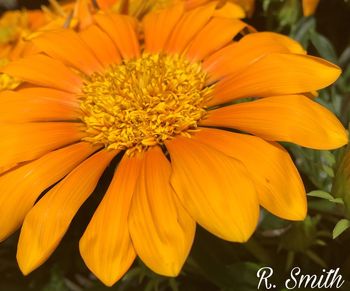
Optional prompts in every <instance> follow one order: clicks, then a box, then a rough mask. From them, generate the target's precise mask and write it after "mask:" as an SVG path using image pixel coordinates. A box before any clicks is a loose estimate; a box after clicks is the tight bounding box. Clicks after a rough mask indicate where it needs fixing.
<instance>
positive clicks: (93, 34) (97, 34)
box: [79, 25, 121, 67]
mask: <svg viewBox="0 0 350 291" xmlns="http://www.w3.org/2000/svg"><path fill="white" fill-rule="evenodd" d="M79 35H80V37H81V39H82V40H83V41H84V42H85V44H86V45H87V46H88V47H89V48H90V49H91V50H92V51H93V53H94V55H95V56H96V58H97V59H98V60H99V61H100V63H101V64H102V65H103V66H105V67H106V66H108V65H111V64H119V63H120V61H121V57H120V55H119V53H118V49H117V47H116V46H115V45H114V43H113V42H112V40H111V39H110V38H109V36H108V35H107V34H106V33H104V32H103V31H102V30H101V29H100V28H98V27H97V26H96V25H90V26H89V27H87V28H86V29H84V30H82V31H81V32H80V33H79Z"/></svg>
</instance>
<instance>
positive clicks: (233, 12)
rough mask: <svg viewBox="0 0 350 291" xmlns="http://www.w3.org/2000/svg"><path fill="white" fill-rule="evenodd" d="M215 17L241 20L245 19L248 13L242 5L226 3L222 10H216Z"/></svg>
mask: <svg viewBox="0 0 350 291" xmlns="http://www.w3.org/2000/svg"><path fill="white" fill-rule="evenodd" d="M214 16H215V17H226V18H231V19H232V18H235V19H239V18H245V17H246V13H245V11H244V9H243V8H242V7H241V6H240V5H238V4H235V3H232V2H226V3H225V5H223V6H222V7H221V8H218V9H216V10H215V13H214Z"/></svg>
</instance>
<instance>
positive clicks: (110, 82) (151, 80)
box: [80, 54, 212, 155]
mask: <svg viewBox="0 0 350 291" xmlns="http://www.w3.org/2000/svg"><path fill="white" fill-rule="evenodd" d="M206 80H207V74H206V73H205V72H204V71H203V70H202V67H201V65H200V63H192V62H190V61H189V60H188V59H187V58H185V57H182V56H179V55H162V54H143V55H142V56H141V57H139V58H137V59H133V60H124V61H123V62H122V63H120V64H118V65H113V66H111V67H109V68H108V69H106V70H105V71H104V72H99V73H94V74H92V75H90V76H88V77H85V82H84V85H83V88H82V95H81V98H80V100H81V101H80V109H81V112H82V114H81V120H82V121H83V123H84V126H85V129H84V130H85V131H86V133H87V136H86V137H85V138H84V140H85V141H89V142H91V143H93V144H103V145H104V146H105V147H106V148H108V149H118V150H126V153H127V154H130V155H132V154H133V153H134V152H135V151H144V150H147V148H149V147H152V146H155V145H157V144H158V145H162V144H163V143H164V141H165V140H167V139H172V138H174V137H175V136H176V135H185V136H189V135H191V133H192V132H194V131H196V130H197V123H198V122H199V120H201V119H203V118H205V116H206V113H207V110H206V107H205V104H206V103H207V101H208V100H209V98H210V95H211V92H212V87H210V86H206Z"/></svg>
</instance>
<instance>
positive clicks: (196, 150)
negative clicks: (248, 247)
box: [166, 137, 259, 242]
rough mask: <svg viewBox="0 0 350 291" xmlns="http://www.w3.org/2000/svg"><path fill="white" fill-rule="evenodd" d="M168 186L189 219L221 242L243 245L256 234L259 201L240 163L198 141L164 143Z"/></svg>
mask: <svg viewBox="0 0 350 291" xmlns="http://www.w3.org/2000/svg"><path fill="white" fill-rule="evenodd" d="M166 147H167V149H168V150H169V153H170V157H171V165H172V176H171V184H172V186H173V188H174V190H175V192H176V194H177V195H178V197H179V198H180V200H181V202H182V204H183V205H184V207H186V209H187V210H188V212H189V213H190V215H191V216H192V217H193V218H194V219H195V220H196V221H197V222H198V223H199V224H200V225H202V226H203V227H204V228H205V229H207V230H208V231H210V232H212V233H213V234H215V235H217V236H218V237H220V238H223V239H226V240H229V241H236V242H244V241H246V240H248V239H249V237H250V236H251V235H252V233H253V231H254V230H255V227H256V224H257V221H258V216H259V203H258V197H257V194H256V191H255V188H254V185H253V183H252V181H251V179H250V178H249V176H248V173H247V171H246V169H245V167H244V166H243V165H242V163H241V162H240V161H238V160H236V159H233V158H231V157H228V156H227V155H225V154H223V153H221V152H220V151H218V150H215V149H213V148H211V147H208V146H207V145H204V144H202V143H200V142H198V141H194V140H192V139H189V138H185V137H176V138H175V139H174V140H172V141H170V142H167V143H166Z"/></svg>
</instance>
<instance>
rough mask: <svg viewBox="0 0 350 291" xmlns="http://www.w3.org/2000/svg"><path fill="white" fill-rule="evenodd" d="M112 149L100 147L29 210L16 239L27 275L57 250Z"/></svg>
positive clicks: (108, 159)
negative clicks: (99, 149) (98, 150)
mask: <svg viewBox="0 0 350 291" xmlns="http://www.w3.org/2000/svg"><path fill="white" fill-rule="evenodd" d="M116 153H117V152H115V151H107V150H102V151H100V152H98V153H97V154H94V155H93V156H92V157H90V158H88V159H87V160H85V161H84V162H83V163H81V164H80V165H79V166H78V167H76V168H75V169H74V170H73V171H72V172H71V173H70V174H69V175H68V176H66V177H65V178H64V179H63V180H62V181H61V182H60V183H58V184H57V185H56V186H55V187H54V188H52V189H51V190H50V191H49V192H48V193H46V194H45V195H44V197H43V198H41V199H40V200H39V202H38V203H37V204H35V206H34V207H33V208H32V209H31V210H30V211H29V213H28V214H27V216H26V217H25V219H24V222H23V226H22V230H21V234H20V237H19V241H18V248H17V261H18V264H19V267H20V269H21V271H22V272H23V274H25V275H26V274H28V273H30V272H31V271H33V270H34V269H36V268H37V267H39V266H40V265H41V264H42V263H44V262H45V261H46V260H47V258H48V257H49V256H50V255H51V254H52V252H53V251H54V250H55V249H56V247H57V246H58V244H59V242H60V241H61V239H62V237H63V236H64V234H65V232H66V231H67V229H68V227H69V224H70V223H71V221H72V219H73V217H74V215H75V214H76V212H77V211H78V209H79V208H80V206H81V205H82V204H83V203H84V202H85V200H86V199H87V198H88V197H89V196H90V194H91V193H92V192H93V191H94V189H95V187H96V184H97V182H98V180H99V179H100V177H101V175H102V173H103V171H104V170H105V169H106V167H107V166H108V164H109V163H110V161H111V160H112V159H113V157H114V156H115V155H116Z"/></svg>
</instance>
